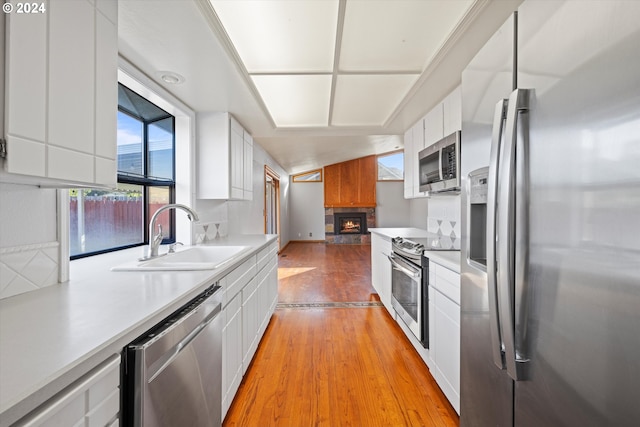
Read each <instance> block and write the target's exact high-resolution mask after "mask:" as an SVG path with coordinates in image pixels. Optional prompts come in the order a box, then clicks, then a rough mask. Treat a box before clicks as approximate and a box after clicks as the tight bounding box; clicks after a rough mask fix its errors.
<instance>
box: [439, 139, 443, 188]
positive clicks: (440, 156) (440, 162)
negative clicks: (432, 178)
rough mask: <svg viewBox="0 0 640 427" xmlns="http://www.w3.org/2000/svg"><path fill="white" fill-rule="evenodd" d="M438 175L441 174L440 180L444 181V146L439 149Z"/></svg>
mask: <svg viewBox="0 0 640 427" xmlns="http://www.w3.org/2000/svg"><path fill="white" fill-rule="evenodd" d="M438 175H440V181H444V176H442V147H440V148H439V149H438Z"/></svg>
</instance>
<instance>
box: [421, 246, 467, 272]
mask: <svg viewBox="0 0 640 427" xmlns="http://www.w3.org/2000/svg"><path fill="white" fill-rule="evenodd" d="M424 256H426V257H427V258H429V261H433V262H435V263H437V264H440V265H441V266H443V267H446V268H448V269H449V270H452V271H455V272H456V273H458V274H460V251H424Z"/></svg>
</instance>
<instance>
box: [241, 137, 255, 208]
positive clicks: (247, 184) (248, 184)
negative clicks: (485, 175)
mask: <svg viewBox="0 0 640 427" xmlns="http://www.w3.org/2000/svg"><path fill="white" fill-rule="evenodd" d="M243 154H244V158H243V162H242V169H243V179H242V182H243V190H244V191H243V199H244V200H253V138H252V137H251V135H249V134H248V133H247V131H245V132H244V150H243Z"/></svg>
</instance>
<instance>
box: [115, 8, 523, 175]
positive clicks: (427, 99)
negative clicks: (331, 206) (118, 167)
mask: <svg viewBox="0 0 640 427" xmlns="http://www.w3.org/2000/svg"><path fill="white" fill-rule="evenodd" d="M520 1H521V0H495V1H489V0H309V1H306V0H296V1H293V0H284V1H283V0H278V1H276V0H252V1H248V0H161V1H157V0H156V1H154V0H120V1H119V49H120V54H121V55H122V56H124V57H125V58H126V59H128V60H129V61H130V62H132V63H133V64H135V65H136V66H137V67H138V68H139V69H140V70H142V71H143V72H145V73H146V74H147V75H149V76H150V77H152V78H154V79H155V80H157V81H158V83H160V84H162V85H163V86H164V87H165V88H166V89H167V90H169V91H170V92H172V93H173V94H174V95H175V96H176V97H178V98H179V99H180V100H181V101H183V102H184V103H185V104H187V105H188V106H189V107H191V108H192V109H194V110H195V111H230V112H231V113H232V114H234V116H236V117H237V118H238V120H239V121H240V122H241V123H242V124H243V125H244V126H245V127H246V128H247V129H248V130H249V131H250V132H251V133H252V135H253V136H254V140H255V141H256V142H258V143H259V144H260V145H261V146H262V147H263V148H265V150H266V151H267V152H269V154H271V156H272V157H274V159H275V160H276V161H278V163H280V165H281V166H283V167H284V168H285V169H286V170H287V171H289V172H291V173H297V172H302V171H306V170H310V169H313V168H317V167H321V166H324V165H327V164H331V163H336V162H339V161H344V160H349V159H353V158H357V157H362V156H365V155H369V154H379V153H383V152H387V151H391V150H394V149H396V148H400V147H402V134H403V133H404V131H405V130H406V129H408V128H409V127H410V126H411V125H412V124H413V123H414V122H415V121H416V120H418V119H419V118H420V117H421V116H422V115H424V114H425V113H426V112H428V111H429V110H430V109H431V108H432V107H433V106H434V105H435V104H436V103H438V102H439V101H440V100H441V99H442V98H443V97H444V96H445V95H446V94H447V93H448V92H450V91H451V90H452V89H453V88H455V86H457V85H458V84H459V82H460V72H461V71H462V69H463V68H464V65H466V63H467V62H468V61H469V60H470V59H471V58H472V57H473V55H474V54H475V52H476V51H477V49H478V48H479V47H480V46H482V44H483V43H484V41H486V40H487V39H488V37H489V36H490V35H491V34H492V33H493V32H494V31H495V29H497V27H498V26H499V25H500V24H501V23H502V22H503V21H504V19H506V17H507V16H508V14H509V13H510V12H511V11H513V10H515V8H516V7H517V4H519V3H520ZM223 24H224V25H223ZM163 71H172V72H175V73H178V74H179V75H181V76H183V77H184V79H185V81H184V82H183V83H181V84H179V85H169V84H166V83H164V82H163V81H162V80H161V79H160V75H161V74H162V72H163Z"/></svg>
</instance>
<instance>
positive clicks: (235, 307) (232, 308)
mask: <svg viewBox="0 0 640 427" xmlns="http://www.w3.org/2000/svg"><path fill="white" fill-rule="evenodd" d="M241 308H242V296H241V295H238V294H236V295H235V296H234V297H233V298H232V299H231V301H229V302H228V303H227V306H226V307H225V308H224V325H225V327H226V326H227V325H228V324H229V322H230V321H231V320H232V319H233V317H234V316H236V315H237V314H238V312H239V311H240V309H241Z"/></svg>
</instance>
